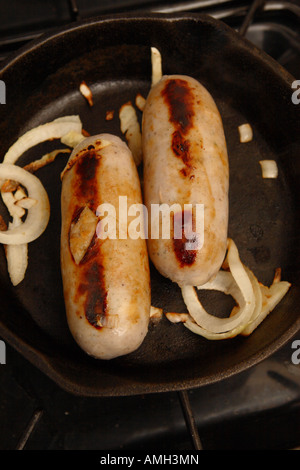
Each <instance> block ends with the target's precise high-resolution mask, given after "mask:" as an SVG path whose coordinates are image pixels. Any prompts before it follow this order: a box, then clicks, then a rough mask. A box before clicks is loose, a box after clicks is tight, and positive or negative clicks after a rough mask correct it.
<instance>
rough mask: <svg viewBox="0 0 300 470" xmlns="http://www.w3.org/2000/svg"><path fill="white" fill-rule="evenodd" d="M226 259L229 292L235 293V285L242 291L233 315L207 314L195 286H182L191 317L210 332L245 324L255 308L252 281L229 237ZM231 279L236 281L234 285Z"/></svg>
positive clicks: (223, 330) (218, 331)
mask: <svg viewBox="0 0 300 470" xmlns="http://www.w3.org/2000/svg"><path fill="white" fill-rule="evenodd" d="M226 261H227V262H228V265H229V269H230V272H231V275H232V278H233V279H232V287H231V288H230V292H233V293H236V291H237V288H236V286H237V287H238V288H239V290H240V291H241V293H242V299H240V298H239V302H240V305H239V308H238V309H237V311H236V313H235V315H233V316H230V317H229V318H219V317H216V316H215V315H211V314H209V313H208V312H207V311H206V310H205V309H204V308H203V306H202V304H201V302H200V301H199V299H198V296H197V293H196V291H195V288H194V287H193V286H183V287H182V296H183V299H184V302H185V304H186V306H187V309H188V311H189V313H190V315H191V317H192V318H193V320H194V321H195V322H196V323H197V324H198V325H199V326H200V327H202V328H204V329H206V330H207V331H210V332H211V333H218V334H219V333H225V332H227V331H230V330H233V329H234V328H236V327H240V325H241V324H243V325H246V324H247V322H248V321H249V320H250V318H251V316H252V314H253V311H254V308H255V296H254V292H253V287H252V283H251V281H250V279H249V276H248V274H247V272H246V270H245V267H244V265H243V264H242V262H241V260H240V257H239V253H238V250H237V247H236V245H235V243H234V242H233V240H231V239H228V246H227V260H226ZM219 273H220V271H219ZM219 273H218V274H219ZM218 274H217V277H218ZM233 281H234V282H235V283H236V286H235V285H234V282H233ZM201 288H202V289H206V288H207V286H206V285H205V284H204V285H203V286H201ZM233 296H234V295H233Z"/></svg>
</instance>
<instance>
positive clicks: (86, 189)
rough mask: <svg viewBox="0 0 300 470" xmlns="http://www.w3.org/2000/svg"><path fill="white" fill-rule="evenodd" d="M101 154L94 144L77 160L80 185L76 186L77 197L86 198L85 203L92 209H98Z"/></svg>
mask: <svg viewBox="0 0 300 470" xmlns="http://www.w3.org/2000/svg"><path fill="white" fill-rule="evenodd" d="M100 159H101V156H99V154H97V152H96V151H95V149H94V147H93V146H90V147H89V148H88V150H87V152H85V153H84V154H83V155H82V156H81V158H80V160H78V161H77V162H76V167H75V171H76V175H77V178H78V181H79V185H78V187H77V188H76V197H77V198H78V199H80V200H84V203H85V204H86V205H88V206H89V207H90V209H91V210H94V211H96V209H97V206H98V204H97V184H98V183H97V178H96V173H97V168H98V165H99V164H100Z"/></svg>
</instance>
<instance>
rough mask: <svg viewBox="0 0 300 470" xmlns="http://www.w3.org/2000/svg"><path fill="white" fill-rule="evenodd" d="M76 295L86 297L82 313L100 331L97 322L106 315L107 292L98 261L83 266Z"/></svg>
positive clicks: (101, 268) (101, 267)
mask: <svg viewBox="0 0 300 470" xmlns="http://www.w3.org/2000/svg"><path fill="white" fill-rule="evenodd" d="M77 294H78V295H79V296H84V295H86V298H85V302H84V312H85V316H86V319H87V321H88V322H89V323H90V324H91V325H92V326H93V327H95V328H96V329H101V328H102V326H100V324H99V321H100V320H101V318H102V317H103V316H105V315H106V313H107V290H106V288H105V285H104V279H103V266H102V265H101V264H100V263H99V259H96V260H93V261H92V262H90V263H88V264H87V265H86V266H84V269H83V270H82V273H81V282H80V284H79V287H78V290H77Z"/></svg>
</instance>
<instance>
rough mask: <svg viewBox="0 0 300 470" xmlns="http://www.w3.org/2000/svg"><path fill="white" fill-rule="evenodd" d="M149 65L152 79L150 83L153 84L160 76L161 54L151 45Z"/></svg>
mask: <svg viewBox="0 0 300 470" xmlns="http://www.w3.org/2000/svg"><path fill="white" fill-rule="evenodd" d="M151 65H152V79H151V85H152V86H153V85H155V84H156V83H157V82H159V80H160V79H161V78H162V60H161V54H160V52H159V50H158V49H156V47H151Z"/></svg>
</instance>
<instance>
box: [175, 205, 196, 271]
mask: <svg viewBox="0 0 300 470" xmlns="http://www.w3.org/2000/svg"><path fill="white" fill-rule="evenodd" d="M174 224H180V225H179V228H180V230H181V238H174V236H173V249H174V253H175V255H176V258H177V260H178V262H179V265H180V267H184V266H191V265H192V264H193V263H194V262H195V260H196V256H197V250H191V249H189V244H190V243H195V242H196V241H197V235H196V234H195V233H194V230H195V221H194V217H193V213H192V212H191V211H184V210H183V211H182V212H177V213H176V214H175V215H174V216H173V227H174V226H175V225H174ZM187 226H189V227H190V228H191V227H192V231H193V233H192V234H191V236H189V234H188V233H186V232H187Z"/></svg>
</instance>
